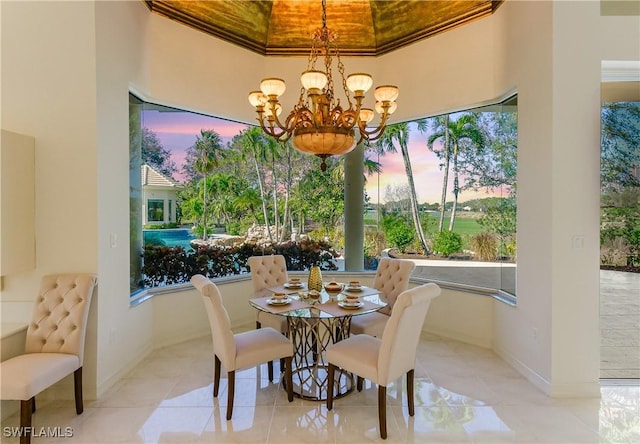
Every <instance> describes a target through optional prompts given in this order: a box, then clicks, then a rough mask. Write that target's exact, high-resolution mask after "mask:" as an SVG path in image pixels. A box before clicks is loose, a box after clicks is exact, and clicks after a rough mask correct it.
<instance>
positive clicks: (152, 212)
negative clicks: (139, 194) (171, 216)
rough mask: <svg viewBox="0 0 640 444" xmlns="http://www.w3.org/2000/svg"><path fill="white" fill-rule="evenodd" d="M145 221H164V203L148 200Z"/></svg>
mask: <svg viewBox="0 0 640 444" xmlns="http://www.w3.org/2000/svg"><path fill="white" fill-rule="evenodd" d="M147 220H148V221H149V222H163V221H164V201H163V200H158V199H149V200H148V201H147Z"/></svg>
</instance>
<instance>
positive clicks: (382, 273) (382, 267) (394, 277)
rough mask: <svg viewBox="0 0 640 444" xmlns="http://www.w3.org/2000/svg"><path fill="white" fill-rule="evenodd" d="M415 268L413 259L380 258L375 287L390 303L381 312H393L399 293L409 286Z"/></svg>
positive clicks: (387, 313) (388, 313) (382, 297)
mask: <svg viewBox="0 0 640 444" xmlns="http://www.w3.org/2000/svg"><path fill="white" fill-rule="evenodd" d="M415 268H416V264H415V263H414V262H413V261H408V260H403V259H391V258H388V257H383V258H382V259H380V262H379V263H378V270H377V271H376V277H375V280H374V281H373V287H374V288H375V289H376V290H380V293H381V294H380V297H381V299H382V300H383V301H385V302H386V303H387V304H388V305H387V306H386V307H384V308H383V309H381V310H380V311H379V312H380V313H384V314H386V315H390V314H391V310H392V309H393V305H394V304H395V303H396V299H397V298H398V295H399V294H400V293H402V292H403V291H405V290H406V289H407V288H409V278H410V277H411V273H413V270H414V269H415Z"/></svg>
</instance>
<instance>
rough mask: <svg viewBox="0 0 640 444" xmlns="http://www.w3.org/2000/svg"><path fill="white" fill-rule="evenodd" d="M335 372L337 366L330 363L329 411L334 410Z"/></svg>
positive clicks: (328, 376) (328, 383) (328, 381)
mask: <svg viewBox="0 0 640 444" xmlns="http://www.w3.org/2000/svg"><path fill="white" fill-rule="evenodd" d="M335 371H336V366H335V365H333V364H331V363H329V369H328V370H327V410H331V409H332V408H333V384H334V382H333V381H334V379H335V376H334V373H335Z"/></svg>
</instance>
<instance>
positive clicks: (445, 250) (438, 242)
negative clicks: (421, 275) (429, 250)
mask: <svg viewBox="0 0 640 444" xmlns="http://www.w3.org/2000/svg"><path fill="white" fill-rule="evenodd" d="M461 250H462V238H461V237H460V235H459V234H458V233H454V232H453V231H441V232H439V233H438V234H436V235H435V237H434V239H433V251H434V252H435V253H438V254H441V255H443V256H444V257H448V256H451V255H452V254H453V253H457V252H459V251H461Z"/></svg>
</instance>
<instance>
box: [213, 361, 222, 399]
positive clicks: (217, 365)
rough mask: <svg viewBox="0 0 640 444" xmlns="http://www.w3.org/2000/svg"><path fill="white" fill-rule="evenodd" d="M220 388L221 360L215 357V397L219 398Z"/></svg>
mask: <svg viewBox="0 0 640 444" xmlns="http://www.w3.org/2000/svg"><path fill="white" fill-rule="evenodd" d="M219 388H220V359H219V358H218V356H217V355H214V362H213V397H214V398H217V397H218V389H219Z"/></svg>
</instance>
